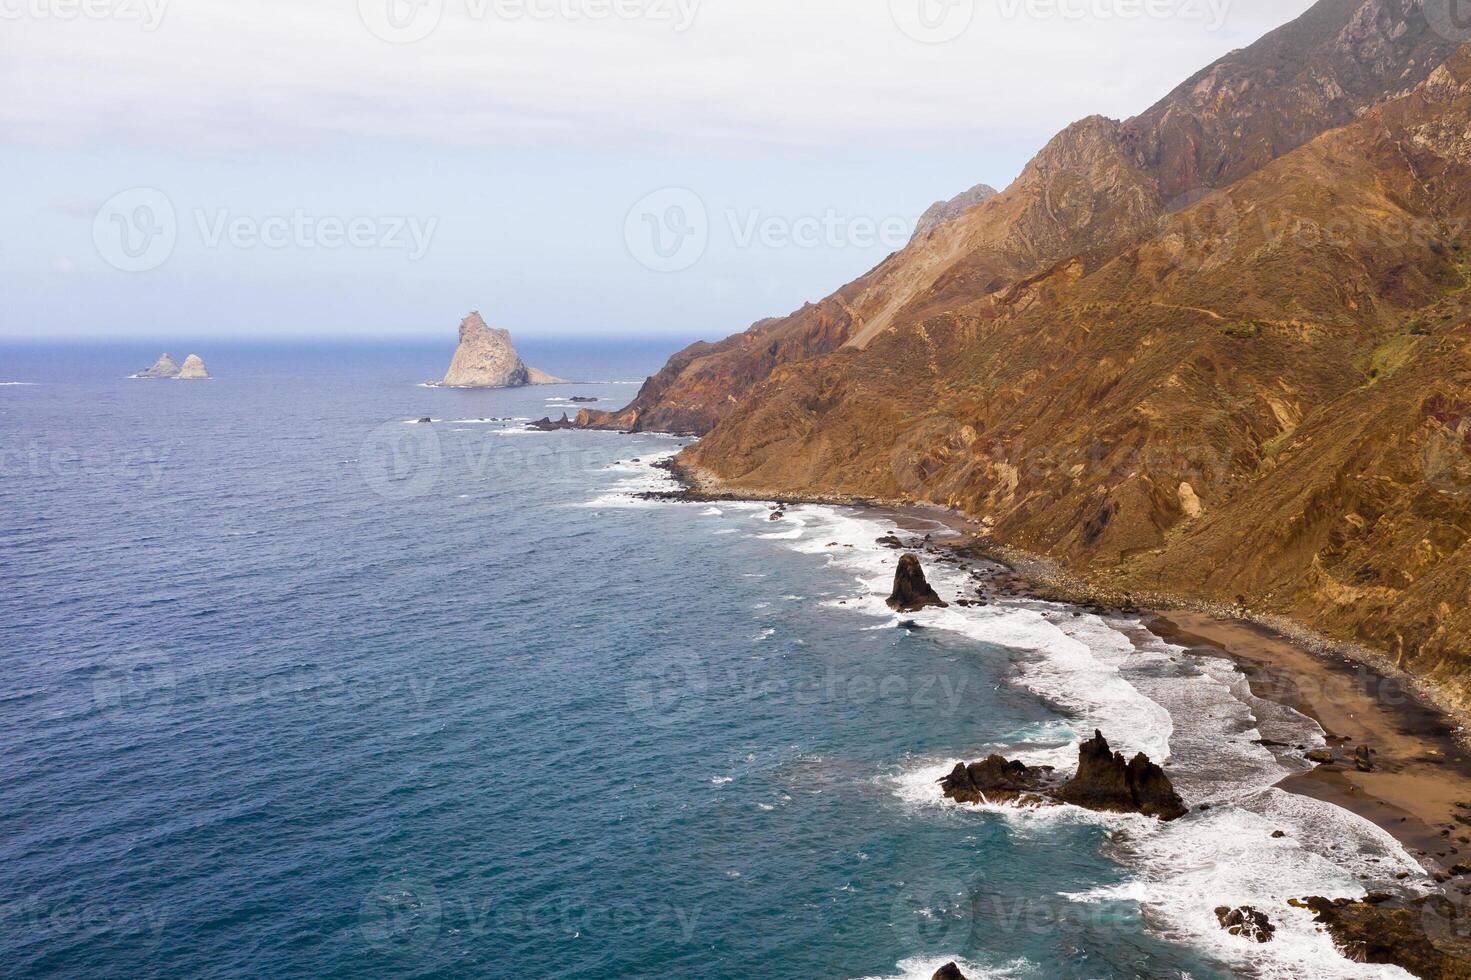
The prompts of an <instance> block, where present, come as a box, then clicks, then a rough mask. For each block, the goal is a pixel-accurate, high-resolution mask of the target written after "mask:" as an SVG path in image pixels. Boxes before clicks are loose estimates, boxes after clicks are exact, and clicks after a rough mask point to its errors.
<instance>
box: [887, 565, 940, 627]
mask: <svg viewBox="0 0 1471 980" xmlns="http://www.w3.org/2000/svg"><path fill="white" fill-rule="evenodd" d="M949 605H950V604H949V603H948V602H945V601H943V600H941V598H940V596H939V594H938V593H936V592H935V590H934V589H932V588H930V583H929V582H928V581H927V580H926V579H925V577H924V568H923V567H922V566H921V565H920V563H919V559H918V558H916V557H915V556H914V555H905V556H904V557H903V558H900V559H899V570H898V571H897V572H895V573H894V594H893V595H891V596H889V608H890V609H893V610H894V611H896V612H904V613H912V612H919V611H920V610H921V609H926V608H928V607H930V606H937V607H939V608H941V609H946V608H948V607H949Z"/></svg>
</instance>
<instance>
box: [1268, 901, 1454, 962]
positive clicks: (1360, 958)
mask: <svg viewBox="0 0 1471 980" xmlns="http://www.w3.org/2000/svg"><path fill="white" fill-rule="evenodd" d="M1288 904H1290V905H1293V906H1294V907H1297V908H1307V909H1310V910H1311V911H1312V913H1313V916H1314V918H1315V919H1316V920H1317V922H1318V923H1319V924H1320V925H1322V926H1323V927H1324V928H1325V929H1327V930H1328V934H1329V935H1330V936H1332V937H1333V942H1334V943H1335V944H1336V945H1337V946H1338V948H1339V950H1340V951H1341V952H1342V953H1343V955H1344V956H1346V957H1348V958H1349V959H1351V960H1353V961H1354V962H1356V963H1377V964H1383V965H1389V966H1398V967H1400V968H1401V969H1403V970H1406V971H1408V972H1409V973H1412V974H1414V975H1415V976H1417V977H1421V978H1423V980H1471V920H1468V918H1467V916H1466V914H1465V912H1464V911H1463V910H1462V909H1460V908H1458V907H1457V906H1456V905H1455V903H1453V902H1451V901H1450V900H1449V899H1448V898H1446V897H1445V896H1443V895H1429V896H1426V897H1424V898H1419V899H1413V900H1405V899H1398V898H1393V897H1391V896H1388V895H1370V896H1368V897H1367V898H1364V899H1362V900H1352V899H1347V898H1338V899H1328V898H1308V899H1303V900H1302V901H1298V900H1296V899H1294V900H1293V901H1291V902H1290V903H1288Z"/></svg>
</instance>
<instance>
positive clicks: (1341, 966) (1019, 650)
mask: <svg viewBox="0 0 1471 980" xmlns="http://www.w3.org/2000/svg"><path fill="white" fill-rule="evenodd" d="M756 516H758V517H760V516H761V515H756ZM787 520H791V521H800V522H801V526H800V527H799V530H800V531H802V532H803V533H801V534H799V535H796V536H793V535H791V534H763V535H758V536H757V537H759V538H761V539H765V540H773V541H781V542H783V543H784V545H785V546H786V547H789V548H791V549H792V550H794V551H797V552H800V553H803V554H810V555H813V556H820V557H822V559H823V560H824V561H825V562H826V563H827V564H828V565H829V566H831V567H834V568H836V569H839V570H841V571H842V572H843V573H845V574H847V575H849V576H851V577H852V578H853V580H854V581H855V583H856V585H857V590H856V593H855V594H851V595H849V596H847V597H846V598H845V601H844V602H843V603H842V604H841V606H839V602H838V601H836V600H835V601H831V602H829V603H827V605H828V606H830V607H838V608H843V609H847V610H850V611H854V612H857V613H859V614H861V615H864V616H866V617H869V618H871V619H873V620H876V621H881V622H875V623H874V625H873V626H870V627H868V628H870V629H872V628H885V629H887V628H895V627H897V626H900V625H902V624H903V623H904V622H906V621H908V620H914V621H915V622H918V623H920V624H922V625H923V626H925V627H926V628H929V629H940V630H948V631H951V632H955V633H958V634H962V635H965V636H968V637H971V638H973V639H975V640H977V641H980V642H982V643H985V644H988V645H990V646H992V647H1001V648H1004V649H1005V650H1006V651H1008V654H1007V655H1008V656H1009V657H1010V658H1011V662H1012V664H1013V665H1014V671H1015V674H1014V678H1013V680H1014V683H1017V684H1019V685H1020V686H1023V687H1025V688H1027V689H1028V690H1031V691H1033V692H1035V693H1036V694H1038V695H1039V696H1041V697H1042V698H1044V699H1045V700H1047V701H1049V702H1051V703H1053V704H1055V705H1057V706H1058V707H1060V708H1061V709H1062V710H1063V711H1064V712H1065V713H1066V714H1067V718H1065V719H1059V720H1057V721H1054V722H1050V723H1047V724H1045V725H1040V726H1034V728H1032V729H1030V730H1027V731H1023V732H1013V733H1007V735H1006V738H1007V739H1012V740H1014V741H1007V742H1002V743H997V744H993V745H987V746H979V747H974V746H957V756H956V757H954V758H939V757H926V758H911V759H909V760H906V761H905V763H904V764H903V765H902V766H901V767H900V768H899V771H897V772H896V773H893V774H890V775H887V776H884V777H881V780H882V782H884V783H886V784H887V786H888V788H889V789H890V791H891V792H892V793H893V794H894V796H895V797H896V798H897V799H898V800H899V801H900V802H901V803H902V804H903V805H905V806H907V807H912V808H915V809H916V810H937V809H941V808H949V809H952V810H953V809H955V808H956V804H952V803H949V802H948V801H945V800H944V799H943V797H942V796H941V795H940V792H939V789H938V787H937V785H936V784H937V782H938V780H939V779H940V778H941V777H942V776H944V775H945V774H946V773H948V772H949V771H950V769H952V768H953V767H954V765H955V763H956V762H958V761H962V758H964V759H965V760H971V759H974V758H978V757H979V755H980V754H981V753H984V752H988V751H1002V752H1004V753H1005V754H1007V755H1009V756H1010V757H1012V758H1016V759H1020V760H1022V761H1024V762H1027V763H1028V764H1031V765H1039V764H1042V765H1053V766H1056V767H1058V768H1059V769H1062V770H1064V771H1066V770H1068V769H1071V767H1072V766H1073V765H1074V764H1075V763H1076V759H1077V743H1078V741H1079V740H1080V739H1081V738H1083V737H1086V736H1089V735H1091V734H1092V732H1093V730H1094V729H1095V728H1096V729H1099V730H1101V731H1103V732H1104V733H1105V734H1106V735H1107V736H1108V738H1109V740H1110V743H1111V744H1113V745H1114V747H1115V748H1117V749H1119V750H1121V751H1123V752H1125V753H1126V754H1132V753H1134V752H1145V753H1147V754H1148V755H1149V756H1150V757H1151V758H1153V759H1155V760H1157V761H1159V760H1163V761H1164V762H1165V763H1166V764H1168V766H1169V768H1170V772H1171V775H1172V778H1173V779H1174V781H1175V783H1176V786H1177V788H1178V789H1179V790H1180V792H1181V794H1182V795H1183V796H1184V797H1185V799H1186V802H1187V803H1189V804H1191V805H1192V806H1194V807H1196V808H1197V809H1196V810H1195V812H1193V813H1192V814H1191V815H1190V816H1189V817H1187V818H1185V819H1183V820H1180V821H1176V822H1174V823H1171V824H1161V823H1159V822H1157V821H1154V820H1150V819H1147V818H1143V817H1138V816H1123V815H1111V814H1098V813H1092V812H1090V811H1085V810H1081V809H1078V808H1075V807H1042V808H1021V807H1015V806H987V805H983V806H979V807H966V808H963V809H965V810H970V811H976V812H981V813H987V814H991V815H993V816H999V817H1001V818H1003V819H1005V820H1006V821H1007V822H1008V824H1009V825H1010V826H1011V828H1012V832H1013V833H1022V834H1026V835H1034V834H1035V835H1038V836H1045V835H1047V834H1048V833H1050V832H1051V831H1052V829H1053V828H1055V827H1057V826H1058V825H1060V824H1078V823H1084V824H1089V825H1097V826H1103V827H1106V828H1107V829H1108V830H1109V832H1110V841H1111V843H1110V849H1111V853H1112V854H1113V856H1115V857H1116V858H1117V859H1118V860H1119V861H1120V862H1121V863H1122V864H1123V865H1124V866H1125V867H1127V868H1129V869H1131V870H1132V872H1133V874H1134V877H1133V879H1132V880H1131V881H1130V882H1128V883H1127V884H1125V885H1122V886H1120V887H1118V888H1115V889H1101V890H1098V891H1096V892H1091V893H1083V894H1080V895H1076V896H1070V897H1072V898H1074V899H1075V900H1077V901H1084V902H1089V901H1131V902H1136V903H1138V904H1139V905H1140V906H1141V907H1142V908H1143V910H1144V912H1145V914H1146V917H1147V919H1148V921H1149V922H1150V923H1151V925H1152V926H1153V928H1154V929H1155V930H1156V931H1158V932H1159V933H1161V934H1162V935H1165V936H1167V937H1168V938H1171V939H1174V940H1178V941H1181V942H1185V943H1188V944H1191V945H1193V946H1195V947H1197V948H1201V949H1205V950H1207V951H1209V952H1210V953H1211V954H1213V955H1215V956H1218V957H1220V958H1221V959H1223V960H1225V961H1226V962H1228V963H1232V964H1234V965H1236V966H1237V967H1239V968H1240V969H1241V970H1242V971H1243V972H1249V973H1252V974H1253V975H1257V976H1262V977H1271V978H1277V977H1281V978H1287V977H1300V976H1314V977H1329V978H1333V977H1345V978H1348V977H1352V978H1362V977H1403V976H1407V974H1405V973H1403V971H1400V970H1398V969H1396V968H1392V967H1380V966H1366V965H1362V964H1356V963H1352V962H1350V961H1348V960H1346V959H1344V958H1343V957H1342V956H1341V955H1340V954H1339V953H1338V952H1337V951H1336V950H1335V949H1334V947H1333V945H1332V942H1331V941H1330V940H1329V939H1328V937H1327V936H1326V935H1325V934H1323V933H1322V932H1320V931H1319V930H1318V929H1317V927H1316V926H1315V925H1314V924H1313V923H1312V921H1311V917H1310V916H1309V915H1308V914H1307V913H1300V912H1299V910H1292V909H1290V908H1288V906H1287V905H1286V902H1287V900H1288V899H1289V898H1294V897H1304V896H1306V895H1316V894H1325V893H1326V894H1331V895H1334V896H1361V895H1363V894H1364V893H1365V891H1366V887H1365V885H1366V883H1368V884H1369V885H1370V886H1378V887H1389V886H1392V885H1395V884H1400V885H1402V886H1403V885H1404V884H1405V883H1406V881H1408V882H1410V883H1412V887H1419V888H1421V889H1424V888H1428V887H1429V883H1428V881H1427V880H1426V879H1425V878H1424V873H1423V871H1422V869H1420V867H1419V866H1418V865H1417V864H1416V863H1415V861H1414V860H1413V858H1411V857H1410V855H1409V854H1408V853H1407V852H1406V851H1405V850H1404V848H1403V847H1402V846H1401V845H1400V844H1399V843H1398V842H1397V841H1395V840H1394V838H1393V837H1391V836H1390V835H1389V834H1387V833H1385V832H1384V831H1383V830H1381V829H1379V828H1378V827H1377V826H1375V825H1374V824H1372V823H1371V822H1369V821H1367V820H1364V819H1363V818H1360V817H1358V816H1357V815H1355V814H1352V813H1350V812H1348V811H1346V810H1343V809H1341V808H1338V807H1335V806H1333V805H1331V804H1328V803H1323V802H1320V801H1317V800H1312V799H1308V798H1306V797H1301V796H1297V795H1294V794H1290V793H1287V792H1285V791H1282V790H1279V789H1276V788H1275V785H1276V784H1277V783H1278V782H1280V781H1281V780H1282V779H1283V778H1284V777H1285V776H1287V775H1289V774H1290V773H1291V772H1293V771H1295V770H1294V765H1295V764H1294V763H1290V762H1284V761H1282V760H1280V759H1278V758H1277V757H1276V756H1274V755H1273V753H1271V752H1270V751H1269V750H1267V749H1266V748H1264V747H1263V746H1262V745H1261V744H1260V743H1261V741H1262V740H1263V739H1264V738H1268V737H1269V738H1271V739H1272V740H1274V741H1280V742H1287V743H1290V744H1307V745H1310V746H1316V745H1321V744H1323V733H1322V730H1321V729H1320V728H1319V727H1318V726H1317V725H1316V723H1314V722H1313V721H1311V719H1308V718H1306V717H1305V716H1303V715H1301V714H1300V713H1298V712H1296V711H1293V710H1292V709H1290V708H1287V707H1285V706H1282V705H1277V704H1272V703H1269V702H1264V701H1262V700H1260V699H1259V698H1256V697H1255V696H1254V695H1253V694H1252V693H1251V691H1250V687H1249V684H1248V682H1247V679H1246V677H1245V676H1244V675H1243V674H1242V673H1241V672H1240V671H1239V670H1238V669H1237V668H1236V666H1235V665H1234V664H1233V663H1232V662H1230V661H1229V660H1227V659H1225V658H1220V657H1203V656H1196V655H1192V654H1188V653H1187V652H1186V651H1184V650H1183V649H1181V648H1178V647H1174V646H1172V645H1170V644H1168V643H1165V642H1164V641H1162V640H1160V639H1159V638H1158V637H1155V636H1154V635H1153V634H1151V633H1149V632H1148V631H1147V630H1146V629H1145V628H1144V626H1143V624H1142V623H1141V622H1140V620H1139V619H1138V618H1137V617H1127V616H1112V617H1101V616H1095V615H1088V614H1081V613H1080V612H1079V611H1078V610H1075V609H1072V608H1071V607H1065V606H1058V605H1055V604H1051V603H1045V602H1041V601H1036V600H1026V599H1019V600H1008V601H1005V602H1000V603H995V604H992V605H988V606H984V607H971V608H961V607H958V606H953V605H952V607H951V608H949V609H932V610H926V611H925V612H923V613H920V614H916V615H913V616H905V617H898V616H895V615H894V614H893V613H892V612H891V611H890V610H889V609H888V607H887V605H886V604H885V601H884V599H885V597H886V596H887V595H888V592H889V590H890V586H891V583H892V578H893V568H894V562H895V560H896V555H897V553H896V552H893V551H890V550H888V549H886V548H884V547H883V546H881V545H878V544H877V542H876V539H877V538H878V537H880V536H882V535H883V534H885V533H886V531H887V526H885V525H882V524H880V523H879V522H877V521H876V520H874V519H872V518H871V517H868V516H866V515H863V514H859V513H856V512H852V511H847V510H842V509H839V508H833V507H820V506H803V507H800V508H796V509H793V510H790V511H789V512H788V516H787ZM901 537H903V535H901ZM926 573H927V575H928V577H929V579H930V582H931V584H932V585H934V586H935V588H936V590H937V591H938V592H939V593H940V594H941V596H942V597H943V598H946V599H952V598H954V597H956V596H959V595H962V594H966V593H970V592H972V583H971V580H970V578H969V575H968V572H967V571H966V570H965V569H963V568H958V567H955V566H953V565H950V564H947V563H943V562H939V561H926ZM1203 803H1206V804H1210V806H1209V808H1208V809H1205V810H1201V809H1199V807H1200V805H1201V804H1203ZM1278 831H1281V832H1282V833H1284V834H1285V836H1284V837H1281V838H1274V837H1273V836H1272V835H1273V834H1274V833H1276V832H1278ZM1402 873H1403V874H1408V875H1410V876H1411V877H1410V878H1408V879H1406V880H1405V881H1400V880H1398V879H1397V876H1398V875H1399V874H1402ZM1221 905H1232V906H1235V905H1252V906H1254V907H1256V908H1261V909H1264V910H1270V911H1269V914H1271V915H1272V919H1273V921H1274V923H1277V924H1278V930H1279V931H1278V934H1277V941H1275V942H1273V943H1269V944H1264V945H1258V944H1254V943H1247V942H1244V941H1242V940H1241V939H1239V938H1238V937H1233V936H1230V935H1229V934H1228V933H1226V932H1225V931H1224V930H1222V929H1221V928H1220V925H1219V923H1218V922H1217V921H1216V918H1215V913H1214V910H1215V909H1216V908H1217V907H1218V906H1221ZM944 962H945V961H944V960H938V961H933V965H931V961H930V960H927V959H926V960H914V961H906V963H905V964H901V969H906V970H908V969H910V967H909V964H911V963H912V964H916V966H915V967H914V969H917V970H919V971H920V972H916V973H914V974H913V975H915V976H921V975H922V976H926V977H927V976H929V975H931V974H932V973H933V972H934V970H935V969H938V968H939V966H940V965H943V963H944ZM924 969H928V972H927V973H926V972H923V971H924ZM967 972H969V971H967ZM976 972H977V975H981V976H988V975H999V974H994V973H992V974H988V973H986V972H985V971H984V970H977V971H976ZM904 975H906V976H908V975H910V974H909V973H905V974H904Z"/></svg>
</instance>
